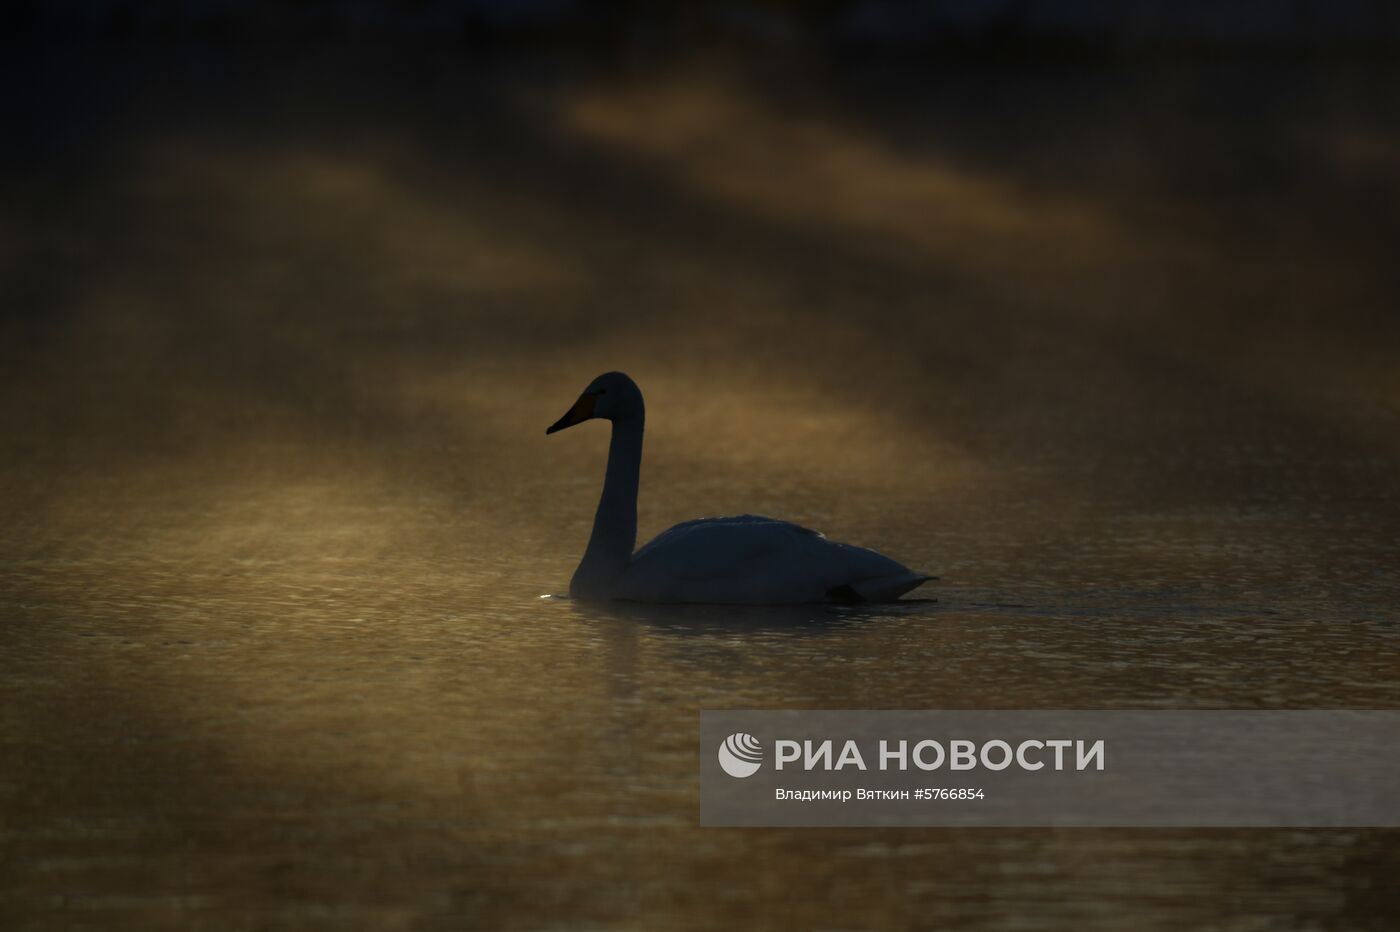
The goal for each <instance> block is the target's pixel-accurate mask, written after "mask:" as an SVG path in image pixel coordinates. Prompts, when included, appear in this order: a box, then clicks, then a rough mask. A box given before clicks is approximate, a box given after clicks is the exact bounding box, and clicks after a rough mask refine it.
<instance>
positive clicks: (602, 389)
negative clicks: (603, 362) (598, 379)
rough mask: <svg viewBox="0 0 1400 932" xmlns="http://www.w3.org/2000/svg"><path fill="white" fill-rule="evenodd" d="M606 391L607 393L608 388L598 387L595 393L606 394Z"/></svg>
mask: <svg viewBox="0 0 1400 932" xmlns="http://www.w3.org/2000/svg"><path fill="white" fill-rule="evenodd" d="M607 393H608V390H607V389H606V388H600V389H598V392H597V394H599V395H606V394H607Z"/></svg>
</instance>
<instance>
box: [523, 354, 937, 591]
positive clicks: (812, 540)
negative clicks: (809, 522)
mask: <svg viewBox="0 0 1400 932" xmlns="http://www.w3.org/2000/svg"><path fill="white" fill-rule="evenodd" d="M592 418H605V419H607V420H609V421H612V444H611V446H610V447H609V448H608V471H607V477H606V478H605V479H604V480H603V497H602V499H601V500H600V501H599V502H598V513H597V515H596V516H595V517H594V519H593V535H592V536H591V537H590V538H589V539H588V549H587V550H585V551H584V553H583V560H582V561H580V562H579V565H578V569H577V570H575V571H574V578H573V580H572V581H571V582H570V583H569V595H570V596H572V597H573V598H576V599H588V600H606V599H625V600H628V601H635V602H711V603H728V604H748V605H753V604H777V603H791V602H833V601H835V602H885V601H893V600H895V599H898V598H899V597H900V596H901V595H903V594H904V593H906V592H908V591H909V590H910V589H913V588H914V587H915V586H918V585H919V584H920V583H923V582H925V581H926V580H929V579H933V578H934V577H932V576H925V575H923V574H921V573H915V572H913V571H911V570H910V569H909V568H908V567H906V566H902V565H901V564H899V563H896V562H895V561H894V560H891V559H890V558H889V557H886V556H882V555H881V554H878V553H876V552H875V551H873V550H866V549H865V548H863V547H852V546H850V545H849V544H838V543H836V542H835V541H830V540H827V539H826V538H825V537H823V536H822V535H821V534H818V533H817V532H816V531H810V530H808V529H807V528H804V527H800V526H798V525H796V524H790V523H788V522H787V521H777V520H774V519H773V518H764V517H760V516H758V515H739V516H738V517H730V518H700V519H698V520H696V521H686V522H684V523H682V524H677V525H676V526H675V527H673V528H671V529H670V530H669V531H666V532H665V533H663V534H661V535H659V536H657V537H656V539H654V540H653V541H651V543H649V544H647V545H646V546H645V547H643V548H642V549H641V550H638V551H637V552H636V553H633V552H632V547H633V545H634V544H636V542H637V481H638V476H639V473H640V472H641V467H642V431H643V428H644V426H645V422H646V407H645V405H643V403H642V392H641V389H639V388H637V383H635V382H633V381H632V380H631V379H630V378H628V377H627V376H626V375H625V374H623V373H621V372H607V373H604V374H603V375H600V376H598V377H597V378H596V379H594V380H593V382H592V384H590V385H589V386H588V388H586V389H584V391H583V394H582V395H580V396H579V399H578V401H576V402H574V406H573V407H572V408H570V409H569V410H568V412H567V413H566V414H565V415H564V416H563V417H561V418H560V419H559V420H557V421H555V422H554V423H553V424H552V425H550V427H549V428H548V429H547V430H546V431H545V433H546V434H552V433H554V432H555V431H557V430H563V429H564V428H566V427H572V426H573V425H575V424H579V423H582V422H583V421H587V420H590V419H592Z"/></svg>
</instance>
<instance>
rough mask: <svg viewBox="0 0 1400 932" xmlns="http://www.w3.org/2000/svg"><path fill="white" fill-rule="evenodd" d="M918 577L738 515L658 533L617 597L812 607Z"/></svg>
mask: <svg viewBox="0 0 1400 932" xmlns="http://www.w3.org/2000/svg"><path fill="white" fill-rule="evenodd" d="M924 578H925V577H922V576H919V575H918V574H915V573H912V572H911V571H910V570H908V569H907V568H906V567H904V566H902V565H900V564H899V563H897V562H895V561H894V560H891V559H890V558H888V557H886V556H883V555H881V554H878V553H875V552H874V551H872V550H866V549H865V548H863V547H852V546H850V545H848V544H840V543H836V542H834V541H829V540H827V539H826V538H825V537H823V536H822V535H821V534H819V533H817V532H816V531H813V530H810V529H808V528H805V527H802V526H801V525H797V524H792V523H791V522H788V521H778V520H776V519H773V518H765V517H763V516H761V515H738V516H735V517H725V518H702V519H699V520H696V521H687V522H685V523H683V524H678V525H676V526H675V527H673V528H671V529H670V530H668V531H666V532H665V533H663V534H660V535H658V536H657V537H656V538H655V539H654V540H652V541H651V542H649V543H648V544H647V545H646V546H644V547H643V548H642V549H640V550H638V551H637V553H636V554H635V555H633V557H632V561H631V563H630V564H629V565H628V567H627V571H626V573H625V574H624V576H623V579H622V583H621V585H620V587H619V590H618V597H619V598H624V599H637V600H642V601H659V602H817V601H823V600H826V599H829V598H841V597H844V596H846V595H847V594H850V595H854V596H855V597H857V598H865V599H884V598H896V597H898V595H899V594H900V593H903V592H905V591H908V590H909V589H912V588H913V587H914V586H916V585H918V584H919V582H922V581H923V579H924ZM833 590H835V593H833ZM896 590H897V591H896ZM891 592H893V593H894V594H893V595H891Z"/></svg>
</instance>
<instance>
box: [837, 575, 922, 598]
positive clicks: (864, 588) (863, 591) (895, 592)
mask: <svg viewBox="0 0 1400 932" xmlns="http://www.w3.org/2000/svg"><path fill="white" fill-rule="evenodd" d="M937 578H938V577H937V576H926V575H924V574H922V573H901V574H899V575H898V576H874V577H871V578H869V579H859V580H856V581H855V582H852V583H847V584H846V585H844V586H838V587H836V588H835V589H832V590H831V591H830V592H829V593H828V594H829V595H830V596H831V598H832V599H833V600H834V601H837V602H893V601H895V600H896V599H898V598H899V597H900V596H902V595H904V593H906V592H908V591H909V590H910V589H915V588H917V587H919V586H922V585H923V584H924V583H926V582H928V581H929V580H932V579H937Z"/></svg>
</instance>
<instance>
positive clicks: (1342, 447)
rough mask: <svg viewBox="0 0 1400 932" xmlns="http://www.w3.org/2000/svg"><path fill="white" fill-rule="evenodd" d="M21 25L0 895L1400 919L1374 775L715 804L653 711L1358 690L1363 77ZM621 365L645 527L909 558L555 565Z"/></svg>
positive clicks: (1375, 237)
mask: <svg viewBox="0 0 1400 932" xmlns="http://www.w3.org/2000/svg"><path fill="white" fill-rule="evenodd" d="M94 56H96V59H94ZM94 60H97V61H100V62H101V64H102V65H103V67H104V69H106V70H105V71H104V72H103V73H104V80H103V81H102V82H99V83H93V82H87V81H84V80H81V79H80V75H81V74H83V73H84V72H82V71H81V67H88V66H90V65H91V62H92V61H94ZM425 62H430V63H425ZM7 67H9V68H10V69H11V71H12V72H14V73H15V74H17V75H20V76H23V77H25V78H26V79H27V80H29V81H31V82H33V81H38V82H42V83H43V84H44V87H45V88H46V90H45V92H44V94H43V95H41V96H40V97H37V98H35V99H34V100H33V101H30V102H28V103H26V104H25V105H23V106H19V107H17V113H18V116H17V117H16V119H17V120H18V121H19V122H18V124H17V125H18V126H19V127H20V128H21V129H22V132H21V133H19V134H18V135H17V137H16V138H17V139H18V140H19V141H18V142H17V143H16V144H15V145H13V146H12V147H11V148H10V150H9V153H8V155H6V157H5V158H6V167H7V171H6V174H5V177H4V179H3V181H0V186H2V187H3V188H4V194H5V204H6V207H5V208H4V210H3V211H2V212H0V246H3V251H2V252H0V256H3V259H2V260H0V262H3V264H0V284H2V285H3V289H4V294H5V309H4V315H5V316H4V317H3V327H4V331H3V336H4V339H3V340H0V346H3V349H0V356H3V360H4V367H3V375H2V376H0V378H3V381H4V385H5V390H4V393H3V396H0V397H3V401H0V419H3V420H2V422H0V450H3V458H0V506H2V507H3V514H4V516H5V527H6V533H5V534H4V535H3V538H0V606H2V607H3V612H4V619H3V621H4V628H3V634H2V635H0V636H2V637H3V646H4V647H3V652H2V653H0V689H2V690H3V700H4V701H3V703H0V735H3V740H4V748H5V764H4V766H3V768H0V807H3V808H0V813H3V816H2V817H0V839H3V842H2V844H3V849H4V851H5V853H6V855H7V858H6V861H7V868H6V871H5V873H4V875H3V891H2V892H0V895H3V897H4V899H5V900H6V901H7V902H8V904H9V906H10V908H11V912H12V915H14V916H17V917H18V925H17V926H13V927H17V928H48V927H54V926H62V927H74V928H80V927H81V928H87V927H92V928H118V927H127V928H143V929H149V928H181V929H184V928H199V927H219V928H265V927H284V926H285V927H298V928H309V927H325V928H337V929H339V928H347V927H375V928H415V929H416V928H444V929H446V928H463V927H480V928H559V927H568V928H590V927H597V928H661V927H678V928H685V927H696V928H700V927H715V926H719V925H732V926H737V927H748V928H755V927H773V928H795V927H822V928H854V927H870V926H877V925H883V926H887V927H895V928H900V927H914V926H927V925H938V926H941V927H948V928H982V927H989V926H990V927H1006V928H1066V929H1070V928H1072V929H1090V928H1121V927H1123V926H1124V924H1125V922H1126V921H1127V917H1131V922H1132V926H1133V927H1134V928H1160V929H1178V928H1188V927H1200V926H1203V925H1211V926H1213V927H1220V928H1234V929H1241V930H1244V929H1258V928H1275V927H1280V928H1299V929H1311V928H1343V927H1345V928H1366V927H1375V928H1384V927H1388V926H1390V925H1392V924H1393V922H1394V920H1395V918H1396V916H1397V915H1400V912H1397V910H1400V903H1397V901H1396V899H1395V894H1394V893H1393V887H1392V886H1391V879H1392V878H1393V877H1394V876H1395V874H1396V872H1397V869H1400V863H1397V860H1396V857H1397V856H1396V854H1395V851H1396V848H1395V845H1394V841H1395V836H1394V833H1393V832H1379V831H1374V832H1367V831H1283V830H1280V831H1083V830H1049V829H1045V830H1024V831H1002V830H997V831H991V830H976V831H974V830H935V829H910V830H805V831H796V830H742V831H741V830H701V829H700V828H698V827H697V815H698V800H697V769H696V765H697V762H696V748H695V741H696V732H697V724H698V712H699V710H701V709H713V708H853V709H860V708H1027V709H1041V708H1044V709H1055V708H1393V707H1395V705H1396V702H1397V698H1400V662H1397V646H1400V643H1398V641H1397V638H1400V626H1397V621H1400V619H1397V616H1396V610H1395V605H1396V598H1397V595H1400V571H1397V566H1400V559H1397V558H1400V547H1398V546H1397V540H1400V501H1397V491H1396V488H1397V484H1396V481H1395V479H1396V476H1397V475H1400V365H1397V363H1398V362H1400V359H1397V355H1400V354H1397V347H1400V339H1398V338H1400V332H1398V331H1397V325H1396V322H1395V318H1394V315H1393V313H1392V311H1393V302H1394V297H1395V295H1396V293H1397V291H1396V288H1395V285H1396V281H1395V272H1394V267H1393V262H1392V261H1391V257H1390V255H1389V252H1390V250H1391V248H1393V242H1394V234H1395V233H1396V232H1397V228H1396V223H1395V221H1396V219H1397V218H1396V215H1395V204H1396V203H1400V202H1398V201H1397V200H1396V199H1395V195H1396V193H1397V191H1396V179H1397V177H1398V176H1397V173H1396V171H1397V165H1398V161H1397V153H1400V143H1397V139H1400V136H1397V135H1396V127H1395V126H1394V114H1393V112H1391V111H1390V110H1389V109H1387V108H1386V107H1384V106H1381V105H1380V103H1382V102H1383V101H1384V100H1385V99H1386V93H1387V89H1389V90H1390V91H1393V89H1394V76H1393V75H1392V74H1390V73H1389V72H1381V73H1377V72H1376V71H1375V70H1374V69H1373V70H1365V71H1361V72H1359V73H1358V72H1357V71H1355V70H1349V69H1348V68H1346V67H1342V66H1329V67H1327V68H1321V67H1320V66H1319V67H1312V66H1296V65H1283V64H1279V63H1272V64H1270V63H1254V64H1252V65H1248V66H1235V67H1228V66H1222V65H1217V66H1189V67H1188V66H1168V65H1161V64H1159V65H1154V66H1150V67H1149V66H1142V67H1140V68H1125V69H1116V68H1109V69H1107V70H1105V68H1106V66H1092V67H1091V66H1083V67H1080V66H1074V67H1070V66H1056V67H1054V68H1048V67H1046V68H1040V69H1030V70H1029V71H1026V72H1021V71H1018V70H1015V69H1010V70H1008V69H999V70H998V71H996V72H995V73H993V72H990V71H980V70H978V69H975V68H964V69H957V68H951V69H947V70H945V71H943V72H941V73H939V74H938V75H937V77H938V80H936V81H934V80H924V79H923V78H920V79H919V80H918V81H912V80H910V79H909V78H908V76H906V75H900V74H891V73H889V72H888V71H886V70H879V69H873V68H871V69H866V70H864V71H861V70H857V71H856V72H854V73H853V74H850V75H846V76H843V77H839V78H835V77H833V76H831V75H827V76H825V77H823V78H822V79H821V80H817V79H813V80H810V81H801V82H796V83H784V82H782V81H771V82H766V81H763V80H755V79H754V78H753V76H752V75H749V76H744V75H742V73H740V72H736V71H734V70H732V69H721V68H717V67H714V66H705V67H700V66H695V67H690V68H682V67H673V68H667V69H662V70H661V71H660V72H650V71H648V72H647V73H644V74H638V75H632V74H629V73H627V72H626V71H624V72H623V73H620V74H619V73H615V72H609V73H607V74H605V75H602V76H599V75H597V74H595V73H592V72H589V71H580V70H579V69H577V68H575V67H573V66H568V65H565V64H561V63H559V62H543V63H531V64H530V66H529V67H521V66H519V65H502V64H499V63H496V64H489V63H488V64H467V63H464V62H461V61H459V60H454V59H452V58H450V57H440V56H439V57H429V58H426V59H424V60H423V61H418V62H417V63H410V62H404V61H393V62H386V61H384V60H382V59H381V58H380V57H377V56H373V55H369V54H367V53H364V52H359V53H343V54H328V53H318V54H316V55H295V54H286V53H275V52H266V53H265V54H264V55H262V56H259V57H245V56H243V55H242V54H239V53H234V52H230V51H229V50H227V49H210V48H189V49H171V48H164V47H162V48H160V49H158V50H156V51H153V50H151V49H149V48H146V49H125V50H123V49H116V50H114V49H111V48H107V47H103V48H100V49H92V48H78V49H75V48H57V49H48V50H45V51H44V52H43V54H38V53H35V54H34V55H32V56H30V57H28V58H26V57H24V56H20V57H18V58H17V59H15V60H12V61H11V63H10V65H8V66H7ZM610 368H622V369H625V370H627V371H628V372H630V373H631V374H632V375H633V376H634V377H635V378H636V379H637V381H638V382H639V383H640V385H641V386H642V388H643V390H644V391H645V392H646V397H647V402H648V409H649V419H648V434H647V448H646V459H645V461H644V465H643V477H642V498H641V505H640V523H641V531H642V535H643V536H644V537H646V536H650V535H651V534H654V533H658V532H659V531H661V530H663V529H664V528H665V527H667V526H669V525H670V524H671V523H674V522H676V521H680V520H684V519H688V518H692V517H696V516H701V515H707V514H724V513H738V512H758V513H766V514H771V515H774V516H778V517H783V518H787V519H789V520H794V521H797V522H800V523H803V524H807V525H810V526H813V527H816V528H819V529H821V530H824V531H825V532H827V533H828V534H829V535H830V536H832V537H835V538H837V539H841V540H846V541H849V542H852V543H857V544H862V545H866V546H871V547H875V548H877V549H880V550H881V551H883V552H886V553H888V554H890V555H891V556H893V557H895V558H897V559H899V560H901V561H902V562H904V563H906V564H908V565H910V566H913V567H916V568H919V569H923V570H926V571H929V572H933V573H937V574H939V575H940V576H941V577H942V582H940V583H938V584H934V585H930V586H928V587H926V588H924V589H921V590H919V591H918V592H917V593H916V594H915V595H917V596H918V597H920V598H919V599H918V600H914V601H910V602H908V603H905V604H901V605H898V606H890V607H878V608H874V607H822V606H811V607H797V608H784V609H748V608H743V609H738V608H723V609H720V608H705V607H693V606H692V607H648V606H637V605H627V606H614V607H599V606H589V605H583V604H578V603H574V602H571V601H569V600H567V599H541V598H540V596H542V595H549V594H556V593H561V592H563V591H564V590H565V589H566V587H567V582H568V578H569V575H570V573H571V572H572V570H573V566H574V563H575V561H576V560H577V558H578V556H579V555H580V554H581V552H582V548H583V544H584V542H585V541H586V539H587V535H588V529H589V524H590V521H591V518H592V511H593V508H594V506H595V504H596V496H597V493H598V490H599V487H600V483H601V477H602V468H603V458H604V456H605V451H606V431H605V428H604V427H603V426H602V425H600V424H591V425H585V426H583V427H580V428H577V429H575V430H572V431H569V432H568V433H565V434H562V435H557V436H552V437H548V438H546V437H545V436H544V427H545V426H546V425H547V424H549V423H551V422H552V421H553V420H554V419H555V418H556V417H557V416H558V415H559V414H560V413H561V412H562V411H563V410H564V409H565V408H566V407H567V406H568V405H569V404H570V403H571V402H572V401H573V399H574V397H575V396H576V394H577V392H578V391H579V390H580V389H581V388H582V387H583V386H584V385H586V384H587V382H588V381H589V380H590V379H591V378H592V377H593V376H594V375H596V374H597V373H598V372H601V371H604V370H606V369H610Z"/></svg>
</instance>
